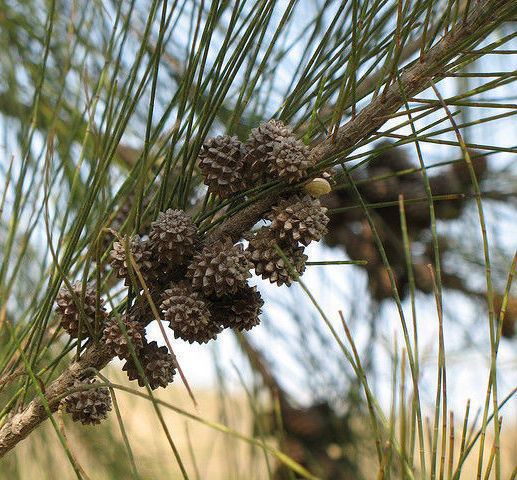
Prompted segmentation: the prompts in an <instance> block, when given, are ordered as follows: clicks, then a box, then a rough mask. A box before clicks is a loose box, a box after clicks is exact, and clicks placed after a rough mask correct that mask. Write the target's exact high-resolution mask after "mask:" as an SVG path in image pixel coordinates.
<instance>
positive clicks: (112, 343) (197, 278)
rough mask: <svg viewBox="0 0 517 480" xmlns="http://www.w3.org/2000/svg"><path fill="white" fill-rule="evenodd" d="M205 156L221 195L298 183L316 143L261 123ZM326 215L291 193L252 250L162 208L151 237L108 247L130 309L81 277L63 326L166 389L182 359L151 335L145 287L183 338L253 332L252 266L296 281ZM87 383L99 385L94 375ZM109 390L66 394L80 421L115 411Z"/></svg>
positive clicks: (60, 301)
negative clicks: (110, 307)
mask: <svg viewBox="0 0 517 480" xmlns="http://www.w3.org/2000/svg"><path fill="white" fill-rule="evenodd" d="M199 158H200V162H199V167H200V170H201V173H202V175H203V176H204V178H205V183H206V185H207V186H208V190H209V193H210V194H212V195H216V196H218V197H219V198H221V199H224V198H229V197H232V196H234V195H236V194H238V193H241V192H244V191H245V190H246V189H247V188H248V187H249V186H250V185H252V184H254V185H257V184H260V183H265V182H268V181H271V180H277V179H281V180H283V181H285V182H287V183H293V182H297V181H299V180H301V179H303V177H304V176H305V175H306V171H307V168H308V167H309V166H310V165H311V162H310V159H309V155H308V150H307V148H306V147H305V146H304V145H303V143H301V142H300V141H299V140H297V139H296V138H295V137H294V134H293V132H292V130H291V128H290V127H287V126H285V125H283V124H282V123H281V122H278V121H276V120H272V121H270V122H263V123H262V124H261V125H260V126H259V127H257V128H256V129H253V130H252V131H251V133H250V137H249V140H248V142H247V143H246V144H242V143H241V142H240V141H239V140H238V139H237V138H235V137H229V136H220V137H216V138H214V139H209V140H208V141H207V142H206V143H205V144H204V145H203V146H202V148H201V152H200V155H199ZM325 212H326V208H325V207H322V205H321V203H320V201H319V200H318V199H316V198H314V197H313V196H312V195H310V194H308V193H306V192H304V193H297V194H296V193H295V194H292V195H290V196H289V197H286V198H282V199H280V201H279V203H278V204H277V205H275V206H274V207H273V208H272V209H271V210H270V212H268V213H266V214H265V217H264V220H269V221H270V223H269V225H268V226H264V227H262V228H260V229H259V230H258V231H257V232H247V233H246V234H245V238H246V239H247V240H248V246H247V248H244V245H243V244H242V243H234V242H233V241H232V240H231V239H229V238H226V239H224V240H222V241H220V242H218V243H216V244H213V245H206V244H203V242H202V239H201V238H200V236H199V234H198V230H197V227H196V226H195V225H194V224H193V222H192V219H191V218H190V217H189V216H188V215H187V214H186V213H185V212H184V211H182V210H172V209H169V210H167V211H165V212H160V213H159V215H158V218H157V219H156V220H155V221H153V222H152V223H151V224H150V227H148V229H147V231H145V232H143V233H142V232H141V233H142V236H140V235H134V236H132V237H130V238H126V239H122V238H119V239H118V240H117V241H115V242H114V244H113V247H112V250H111V251H110V254H109V263H110V266H111V269H112V271H113V272H114V274H115V275H116V276H117V277H118V278H120V279H123V280H124V283H125V285H126V286H128V287H129V286H131V288H132V289H133V292H134V293H135V294H136V300H135V303H134V305H133V306H132V307H130V308H129V309H128V310H127V313H126V314H125V315H119V314H116V313H115V312H113V313H112V314H111V315H108V313H107V312H106V309H105V308H104V306H103V300H102V299H101V298H100V297H99V295H98V292H97V290H96V289H95V287H94V286H93V285H90V284H88V285H83V283H82V282H75V283H73V284H72V285H69V286H68V285H64V286H63V287H62V289H61V290H60V292H59V294H58V296H57V299H56V303H57V307H56V313H57V315H58V317H59V319H60V324H61V326H62V327H63V329H64V330H65V331H66V332H67V333H68V334H69V335H70V336H71V337H72V338H79V339H81V340H83V339H87V338H98V337H100V341H101V342H104V344H105V345H106V347H107V348H108V349H109V350H110V352H111V354H112V355H113V357H115V356H118V357H119V358H120V359H122V360H124V361H125V364H124V366H123V370H124V371H125V372H126V373H127V374H128V377H129V379H130V380H137V381H138V383H139V385H140V386H144V385H146V384H147V385H149V387H150V388H152V389H155V388H158V387H166V386H167V385H168V384H169V383H170V382H171V381H172V380H173V377H174V374H175V371H176V364H175V361H174V358H173V356H172V355H171V354H170V353H169V352H168V351H167V348H165V347H159V346H158V345H157V343H156V342H148V341H147V340H146V336H145V326H146V325H147V324H148V323H149V322H150V321H152V320H153V319H154V315H153V314H152V310H151V309H150V308H148V307H145V306H144V305H145V304H146V302H145V301H144V296H143V295H142V292H143V290H144V289H147V290H148V291H149V292H150V293H151V295H152V298H153V301H154V302H155V304H156V306H157V307H158V308H159V310H160V314H161V318H163V319H164V320H165V321H167V322H169V326H170V328H171V329H172V330H173V332H174V336H175V337H176V338H180V339H183V340H185V341H188V342H190V343H193V342H197V343H201V344H202V343H206V342H209V341H210V340H213V339H215V338H216V337H217V335H218V334H219V333H220V332H221V331H222V330H223V329H225V328H231V329H233V330H236V331H243V330H249V329H251V328H252V327H254V326H256V325H258V323H259V322H260V319H259V315H260V313H261V308H262V306H263V304H264V302H263V300H262V298H261V296H260V293H259V292H258V291H257V289H256V287H253V286H250V285H249V284H248V280H249V278H250V277H251V270H253V269H254V270H255V273H256V274H257V275H259V276H262V278H264V279H268V280H269V281H270V282H271V283H276V284H277V285H279V286H280V285H284V284H285V285H288V286H289V285H290V284H291V283H292V281H293V280H295V279H296V278H297V276H298V275H301V274H302V273H303V271H304V269H305V262H306V260H307V256H306V255H305V254H304V248H305V247H306V246H307V245H308V244H309V243H310V242H311V241H319V240H320V239H321V238H322V237H323V235H324V234H325V233H326V224H327V223H328V221H329V219H328V217H327V216H326V215H325ZM96 332H99V333H98V334H97V333H96ZM84 382H86V383H87V384H88V385H91V382H92V380H91V379H90V378H86V379H84ZM78 386H79V385H78ZM105 393H106V392H105V391H104V390H103V389H102V388H93V387H90V388H87V387H83V389H82V390H79V391H78V392H76V393H74V394H72V395H70V396H69V397H67V399H66V404H67V410H68V411H69V412H71V413H72V417H73V418H74V420H80V421H82V422H83V423H97V420H99V418H100V417H102V416H103V415H104V416H105V415H106V413H107V411H108V410H109V409H108V408H101V407H100V403H102V402H105V401H106V398H108V399H109V395H108V396H106V395H105ZM88 396H91V397H92V400H91V402H88V401H87V400H86V399H87V398H88ZM81 412H83V413H82V414H81Z"/></svg>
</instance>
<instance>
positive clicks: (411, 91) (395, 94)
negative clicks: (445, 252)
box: [0, 0, 517, 457]
mask: <svg viewBox="0 0 517 480" xmlns="http://www.w3.org/2000/svg"><path fill="white" fill-rule="evenodd" d="M516 10H517V7H516V5H515V0H495V1H494V0H484V1H478V2H476V5H475V6H472V7H471V12H470V14H469V16H468V17H467V18H466V19H465V20H464V21H460V22H459V23H458V24H457V25H456V26H455V27H453V28H452V29H451V30H450V31H449V32H448V33H447V34H445V35H444V37H443V38H442V39H441V40H440V41H439V42H438V43H437V44H436V45H434V46H433V47H432V48H430V49H429V50H428V51H427V52H426V53H425V54H424V55H423V56H422V57H421V58H420V59H419V60H416V61H415V62H414V63H413V64H412V65H410V66H409V67H407V68H406V69H404V70H402V72H401V73H400V85H399V84H398V83H394V84H392V85H391V86H390V87H389V88H387V90H386V91H385V93H383V94H382V95H379V96H377V97H376V98H374V99H373V100H372V101H371V103H370V104H369V105H368V106H366V107H365V108H364V109H363V110H362V111H361V112H360V113H358V114H357V115H356V116H355V117H354V118H353V119H351V120H350V121H348V122H347V123H345V124H344V125H343V126H342V127H341V128H340V129H339V130H338V132H337V134H336V135H335V136H333V137H331V138H328V139H326V140H325V141H323V142H322V143H320V144H319V145H318V146H316V147H315V148H313V149H312V151H311V158H312V160H313V163H314V164H316V163H318V162H322V161H324V160H328V159H330V158H332V157H335V156H336V155H339V154H341V153H342V152H344V151H346V150H348V149H351V148H352V147H353V146H354V145H357V144H358V143H359V142H360V141H361V140H364V139H365V138H368V137H369V136H370V135H372V134H373V133H374V132H375V131H376V130H378V129H379V127H381V126H382V125H383V124H384V123H385V121H386V119H387V118H388V116H389V115H391V114H392V113H395V112H396V111H397V110H398V109H399V108H401V107H402V106H403V105H404V95H405V96H406V97H412V96H414V95H416V94H418V93H420V92H421V91H423V90H425V89H426V88H427V87H428V86H429V80H430V79H432V78H434V77H435V76H439V78H440V79H441V78H442V77H441V75H442V74H443V73H445V70H446V68H445V67H446V65H447V62H449V61H450V60H451V59H452V58H454V57H455V56H457V55H459V54H461V53H462V52H464V51H465V49H466V47H468V46H469V44H472V43H473V42H475V41H476V40H477V39H478V35H476V32H477V31H479V30H484V32H485V34H487V33H489V31H491V30H493V29H495V28H496V27H497V26H498V25H499V24H500V23H501V20H500V19H501V18H507V17H508V15H509V14H510V13H512V12H514V11H516ZM473 37H474V40H471V39H472V38H473ZM403 92H404V95H403ZM281 193H282V192H281V189H278V190H275V191H272V192H271V193H270V194H269V195H268V196H267V197H264V198H262V199H260V200H258V201H257V202H255V203H253V204H251V205H249V206H247V207H245V208H244V209H243V210H242V211H240V212H238V213H236V214H235V215H234V216H233V217H231V218H229V219H228V220H226V221H225V222H223V223H222V224H221V225H220V226H219V227H217V229H216V230H215V231H214V232H212V233H210V234H209V235H208V236H207V239H206V241H209V242H210V243H213V242H215V241H218V240H220V239H222V238H223V237H224V236H231V237H232V238H233V239H234V240H238V239H240V238H241V237H242V235H243V234H244V233H245V232H246V231H247V230H249V229H250V228H251V227H252V226H253V225H254V224H255V223H256V222H257V221H258V220H260V219H261V218H262V216H263V214H264V212H266V211H267V210H269V209H270V208H271V206H272V205H274V204H275V203H276V201H277V200H278V197H279V195H280V194H281ZM111 358H112V357H111V355H110V354H109V352H108V351H107V349H106V348H105V347H103V345H101V344H95V345H91V346H90V347H88V348H87V349H86V351H85V352H84V353H83V355H82V357H81V359H80V360H79V361H77V362H73V363H71V364H70V365H69V366H68V367H67V368H66V370H65V371H64V372H63V373H62V374H61V375H60V376H59V377H58V378H57V379H56V380H55V381H54V382H52V383H51V384H50V385H49V386H48V387H47V388H46V392H45V399H46V401H47V403H48V405H49V407H50V409H51V411H52V412H55V411H56V410H57V408H58V405H59V399H60V398H61V397H62V396H63V395H65V394H66V392H67V391H68V390H69V389H70V388H72V386H73V384H74V380H75V379H77V378H79V377H81V376H82V375H83V374H84V372H85V370H87V369H90V368H94V369H97V370H101V369H102V368H104V367H105V366H106V365H107V364H108V363H109V362H110V360H111ZM46 418H47V413H46V411H45V408H44V407H43V404H42V402H41V399H40V398H39V397H36V398H35V399H34V400H32V402H31V403H30V404H29V405H28V406H27V407H26V408H25V410H23V411H22V412H20V413H18V414H16V415H14V416H12V417H11V418H10V419H8V420H7V421H6V422H5V424H4V425H3V426H2V428H1V430H0V457H2V456H3V455H5V454H6V453H7V452H8V451H10V450H11V449H12V448H14V446H15V445H16V444H17V443H18V442H20V441H21V440H23V439H24V438H26V437H27V436H28V435H29V434H30V433H31V432H32V431H33V430H34V429H35V428H36V427H38V425H40V424H41V423H42V422H43V421H44V420H45V419H46Z"/></svg>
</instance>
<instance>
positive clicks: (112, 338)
mask: <svg viewBox="0 0 517 480" xmlns="http://www.w3.org/2000/svg"><path fill="white" fill-rule="evenodd" d="M119 321H120V322H122V324H123V325H124V328H125V330H126V334H127V338H126V335H124V332H123V330H122V328H121V327H120V325H119ZM128 339H129V341H130V342H131V345H132V346H133V349H134V350H135V351H136V352H138V351H139V350H140V349H141V348H142V347H143V346H144V341H145V328H144V325H143V323H140V322H139V321H138V320H137V319H136V318H135V317H134V316H127V315H124V316H122V317H120V318H119V319H118V320H117V318H115V317H113V318H111V319H110V320H109V321H108V322H107V323H106V327H105V328H104V333H103V336H102V340H103V341H104V343H105V344H106V345H107V346H108V347H109V349H110V350H111V352H112V353H113V355H117V356H118V357H119V358H120V359H121V360H123V359H125V358H130V357H131V349H130V347H129V342H128Z"/></svg>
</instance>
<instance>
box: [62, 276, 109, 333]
mask: <svg viewBox="0 0 517 480" xmlns="http://www.w3.org/2000/svg"><path fill="white" fill-rule="evenodd" d="M72 289H73V291H74V293H75V296H76V297H77V299H78V300H79V302H81V305H82V310H83V311H84V317H83V316H82V314H81V308H80V307H79V306H78V305H77V304H76V303H75V302H74V298H73V296H72V293H71V292H70V290H69V289H68V287H67V286H66V284H63V285H62V286H61V288H60V290H59V292H58V294H57V297H56V314H57V316H58V317H59V323H60V324H61V326H62V327H63V329H64V330H65V331H66V332H67V333H68V335H70V336H71V337H72V338H78V337H79V336H80V337H81V338H83V339H84V338H87V337H89V336H90V330H94V329H95V314H96V311H97V290H96V288H95V286H94V285H92V284H87V285H86V290H85V292H84V297H83V282H81V281H77V282H74V283H72ZM103 303H104V300H102V299H99V320H98V321H99V324H100V325H102V324H103V323H104V321H105V319H106V317H107V315H108V314H107V312H106V309H105V308H104V307H103V306H102V304H103ZM88 325H89V326H90V329H88Z"/></svg>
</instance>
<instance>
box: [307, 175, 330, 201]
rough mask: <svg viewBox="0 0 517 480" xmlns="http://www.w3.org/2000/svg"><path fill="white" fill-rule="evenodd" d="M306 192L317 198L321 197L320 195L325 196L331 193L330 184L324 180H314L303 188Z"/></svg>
mask: <svg viewBox="0 0 517 480" xmlns="http://www.w3.org/2000/svg"><path fill="white" fill-rule="evenodd" d="M303 188H304V189H305V191H306V192H308V193H310V194H311V195H314V196H315V197H319V196H320V195H325V194H327V193H329V192H330V190H331V188H330V183H329V182H327V181H326V180H325V179H324V178H314V179H313V180H311V181H310V182H309V183H308V184H307V185H305V186H304V187H303Z"/></svg>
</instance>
